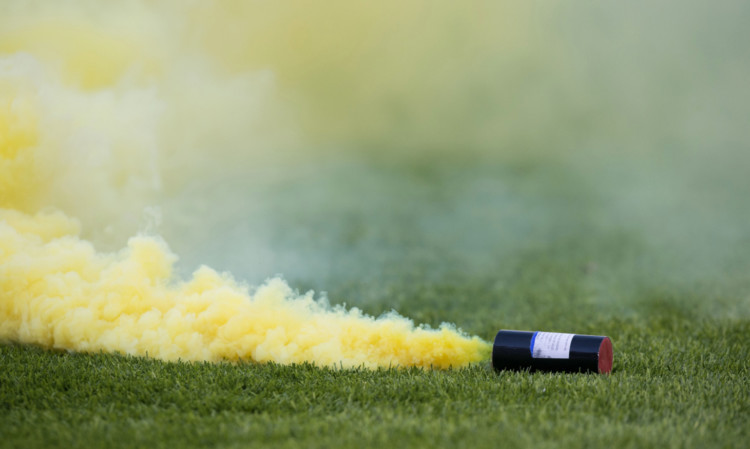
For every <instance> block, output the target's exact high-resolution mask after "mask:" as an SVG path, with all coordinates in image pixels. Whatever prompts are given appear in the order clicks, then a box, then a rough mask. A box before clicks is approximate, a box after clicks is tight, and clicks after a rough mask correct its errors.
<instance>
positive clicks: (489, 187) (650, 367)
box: [0, 161, 750, 448]
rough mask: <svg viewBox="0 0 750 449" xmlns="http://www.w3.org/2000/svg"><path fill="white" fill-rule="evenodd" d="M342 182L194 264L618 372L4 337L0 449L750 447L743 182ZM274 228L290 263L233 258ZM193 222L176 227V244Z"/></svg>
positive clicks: (668, 178) (193, 241)
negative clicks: (324, 360)
mask: <svg viewBox="0 0 750 449" xmlns="http://www.w3.org/2000/svg"><path fill="white" fill-rule="evenodd" d="M599 168H602V167H599ZM605 168H606V167H605ZM327 170H328V172H327V173H323V174H322V175H321V173H320V172H315V173H310V174H309V175H304V174H303V175H301V176H299V177H298V179H297V180H296V181H295V182H292V183H289V182H286V181H285V182H284V186H285V189H279V190H276V191H275V192H276V193H274V201H273V202H272V203H271V202H269V203H264V204H263V208H265V209H264V210H263V211H262V212H263V213H262V214H261V215H262V218H263V219H262V220H259V219H257V218H255V217H256V216H257V214H256V215H252V214H250V213H249V212H246V211H243V210H241V207H240V208H239V210H238V209H233V210H232V211H226V212H224V213H217V214H215V216H214V217H212V218H211V219H212V220H214V222H212V223H210V226H209V227H211V228H212V229H216V230H219V231H220V232H218V234H220V235H221V236H222V238H224V239H226V240H225V241H218V242H217V241H213V245H212V247H214V248H216V249H215V251H214V252H206V251H204V250H203V249H205V248H206V247H207V246H208V243H206V244H204V245H202V244H201V241H200V236H199V235H198V234H197V233H196V234H194V235H188V236H187V237H186V238H184V239H182V240H179V239H178V240H177V241H176V243H174V246H175V249H176V251H177V252H178V253H180V254H183V255H184V256H185V257H184V258H183V264H184V266H185V269H186V270H189V269H190V268H191V265H192V264H194V263H197V262H198V261H200V262H208V263H210V264H212V265H214V266H218V267H219V268H228V269H229V268H231V269H232V271H233V272H235V273H236V274H237V276H238V277H239V278H247V279H249V280H251V281H253V282H255V281H257V280H258V279H254V278H253V276H258V275H259V274H258V272H259V271H260V272H261V274H262V275H265V274H272V273H265V272H262V270H261V269H265V268H268V269H272V270H275V271H280V272H283V273H285V274H286V275H287V278H288V280H289V281H290V282H291V283H292V284H293V285H297V286H299V287H300V288H302V289H306V288H314V289H316V290H326V291H327V293H328V296H329V298H330V300H331V302H333V303H341V302H344V301H346V302H347V304H348V305H350V306H357V307H360V308H362V309H364V310H365V311H366V312H369V313H372V314H380V313H384V312H387V311H389V310H390V309H391V308H395V309H396V310H398V311H399V312H400V313H402V314H404V315H407V316H409V317H411V318H414V319H415V321H417V322H422V323H427V324H430V325H437V324H439V323H440V322H442V321H451V322H455V323H457V324H458V325H459V326H460V327H462V328H463V329H464V330H465V331H467V332H468V333H471V334H477V335H480V336H482V337H483V338H486V339H492V338H493V337H494V333H495V332H496V331H497V330H498V329H500V328H506V329H527V330H547V331H559V332H575V333H588V334H605V335H608V336H610V337H611V338H612V340H613V343H614V351H615V364H614V371H613V373H612V375H610V376H599V375H576V374H550V373H533V374H531V373H527V372H502V373H497V372H494V371H493V370H492V368H491V367H490V365H489V362H485V363H480V364H477V365H475V366H471V367H468V368H463V369H455V370H449V371H444V372H443V371H429V370H425V371H423V370H419V369H400V368H391V369H380V370H374V371H373V370H366V369H354V370H340V369H331V368H318V367H315V366H311V365H296V366H279V365H274V364H263V365H261V364H255V363H252V362H246V363H239V364H230V363H223V364H208V363H195V364H188V363H165V362H161V361H157V360H150V359H144V358H134V357H128V356H122V355H113V354H71V353H67V352H59V351H48V350H44V349H40V348H35V347H28V346H20V345H14V344H5V345H0V446H2V447H247V446H252V447H357V448H367V447H383V446H385V445H392V446H406V445H412V446H431V447H452V446H466V447H602V446H605V445H607V446H611V447H746V445H747V441H748V437H750V430H748V429H749V428H750V426H748V422H750V399H749V397H750V364H749V363H748V359H749V358H750V351H749V350H748V348H749V347H750V337H749V336H750V313H748V312H749V309H750V307H749V304H748V298H750V294H749V292H750V288H749V287H750V285H749V284H750V280H749V277H750V275H748V273H750V257H748V256H747V255H746V254H744V252H743V251H742V248H746V247H747V246H746V244H747V243H748V242H749V241H750V232H748V231H747V230H746V229H743V227H742V225H741V223H743V222H744V221H743V220H744V219H746V218H747V216H748V210H747V206H745V205H744V204H745V202H746V198H747V196H746V195H745V192H744V191H743V190H742V189H743V188H744V187H742V184H741V183H740V184H732V183H731V180H732V179H735V180H740V179H742V178H741V174H737V175H736V176H735V175H733V174H732V173H727V172H725V171H724V172H722V173H721V176H722V179H723V183H720V184H719V183H717V184H712V183H711V182H710V181H711V180H712V178H711V174H710V172H709V171H707V170H704V171H702V173H703V174H702V175H701V177H700V178H699V181H705V182H698V183H697V185H698V186H700V195H699V194H698V190H690V189H689V188H688V189H687V190H685V189H683V190H675V191H672V190H669V189H667V191H668V192H670V193H669V195H667V196H665V194H664V193H663V192H662V194H661V195H657V194H656V193H654V192H657V193H658V192H659V188H658V186H663V185H664V184H663V183H664V182H667V184H669V183H674V184H676V185H683V184H684V183H681V182H678V181H679V179H680V178H679V177H678V175H677V174H675V173H677V172H676V171H675V172H670V171H662V172H659V171H658V169H652V170H657V171H656V173H658V174H659V176H655V175H653V174H648V172H646V174H645V175H644V178H642V179H639V180H636V181H632V180H631V181H627V182H625V184H624V185H622V184H618V183H617V182H618V181H617V179H618V178H617V177H616V176H614V177H610V176H608V175H607V174H606V172H605V173H604V175H602V174H601V170H597V171H596V174H594V172H593V171H587V170H583V169H580V167H578V166H576V167H573V168H571V167H566V166H565V165H564V164H562V165H561V164H548V163H546V162H545V163H542V162H539V161H527V162H524V163H520V162H517V161H516V162H511V163H507V162H502V163H497V164H494V165H493V164H484V163H481V164H472V163H464V164H456V163H455V161H444V162H434V161H433V162H425V161H421V162H419V163H405V164H395V165H394V164H380V165H379V164H378V163H377V161H376V162H370V163H368V164H363V165H357V164H354V166H338V167H333V168H328V169H327ZM630 173H636V171H631V172H630ZM638 173H643V172H642V171H640V172H638ZM643 179H645V180H646V181H651V182H652V184H649V183H648V182H647V183H646V184H645V185H644V184H643V182H642V181H643ZM691 179H692V178H691ZM655 180H659V183H658V184H654V182H655ZM738 182H739V181H738ZM685 185H686V184H685ZM706 185H712V186H717V187H711V188H709V189H708V190H706V189H705V186H706ZM737 185H740V187H739V188H738V187H737ZM235 187H236V185H235V184H233V181H232V180H231V179H230V180H229V181H227V183H226V185H221V186H214V187H213V188H215V189H217V192H216V193H217V194H220V193H225V192H229V191H232V190H234V189H235ZM696 189H697V188H696ZM263 191H264V192H268V189H263ZM650 193H654V195H655V196H656V198H652V197H651V195H650ZM243 195H247V191H246V190H244V191H243ZM623 195H624V196H623ZM316 198H317V199H318V200H316ZM717 198H720V199H721V202H719V203H717V202H716V201H715V200H716V199H717ZM687 199H691V201H692V203H690V206H689V207H680V206H679V205H678V206H676V207H673V208H671V209H668V211H667V212H664V207H666V206H668V205H673V204H681V203H680V202H681V201H686V200H687ZM257 204H258V203H255V207H256V208H255V209H254V211H255V212H256V213H257V211H258V209H257V207H258V206H257ZM717 204H718V205H717ZM712 211H714V212H716V211H718V212H722V213H723V215H721V219H720V220H719V219H717V218H716V215H713V217H714V218H713V219H708V218H706V217H705V213H707V212H712ZM166 216H167V217H169V214H166ZM254 220H256V221H254ZM261 222H263V223H268V228H267V229H265V231H263V232H261V234H262V235H263V238H264V239H265V240H267V241H268V242H269V245H271V246H272V249H273V250H274V252H273V254H274V255H275V256H274V259H272V260H270V261H268V262H266V263H268V267H258V266H257V265H252V266H245V265H243V264H242V263H240V262H239V259H237V260H233V259H232V258H231V257H232V256H231V254H238V256H237V257H239V255H242V256H243V257H247V258H251V257H252V256H251V253H252V251H251V250H252V247H253V245H254V243H253V242H249V241H248V240H247V239H244V240H243V235H247V233H248V230H249V227H250V228H252V227H254V226H261V225H262V224H263V223H261ZM284 224H286V225H284ZM177 228H178V227H177V226H175V229H170V228H169V223H167V225H166V229H165V233H166V234H167V239H168V240H169V239H170V238H169V235H170V232H171V233H173V234H176V233H177ZM718 228H720V229H723V230H724V231H725V232H721V233H718V232H716V231H715V230H716V229H718ZM182 232H188V234H189V233H190V232H191V231H189V230H188V231H185V230H182ZM196 232H197V231H196ZM701 236H702V238H701ZM180 242H185V243H180ZM187 242H190V244H188V243H187ZM207 242H208V241H207ZM181 245H182V246H181ZM243 245H246V246H245V247H243ZM743 245H745V246H743ZM230 247H233V251H231V252H230V251H228V249H229V248H230ZM191 248H198V249H194V250H193V252H191ZM228 254H229V255H228ZM249 254H250V255H249ZM222 264H224V266H222ZM243 267H244V268H243ZM259 268H260V269H259ZM243 269H244V270H246V271H244V272H243Z"/></svg>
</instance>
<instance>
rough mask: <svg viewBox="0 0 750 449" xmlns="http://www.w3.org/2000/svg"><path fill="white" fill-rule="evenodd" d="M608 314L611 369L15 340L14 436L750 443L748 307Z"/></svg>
mask: <svg viewBox="0 0 750 449" xmlns="http://www.w3.org/2000/svg"><path fill="white" fill-rule="evenodd" d="M607 324H608V331H609V332H610V333H611V334H613V335H618V336H620V339H619V340H616V346H615V348H616V354H617V357H616V365H615V371H614V373H613V374H612V375H611V376H599V375H575V374H549V373H534V374H529V373H527V372H503V373H496V372H494V371H493V370H492V369H491V368H490V367H489V364H480V365H477V366H473V367H470V368H465V369H460V370H453V371H447V372H437V371H422V370H419V369H407V370H404V369H382V370H377V371H370V370H365V369H359V370H335V369H320V368H316V367H313V366H310V365H297V366H279V365H273V364H266V365H257V364H252V363H248V364H208V363H197V364H187V363H163V362H159V361H154V360H148V359H142V358H133V357H123V356H118V355H108V354H97V355H83V354H68V353H64V352H61V353H52V352H48V351H43V350H40V349H35V348H28V347H21V346H3V347H2V352H1V353H0V354H1V355H0V357H1V358H0V360H1V361H2V366H3V370H2V374H0V384H1V385H2V388H1V389H0V404H2V409H1V410H2V427H0V429H2V435H3V440H2V445H4V446H6V447H32V446H47V447H71V446H90V445H92V444H93V445H98V446H106V447H144V446H149V447H205V446H208V447H213V446H221V447H233V446H237V447H240V446H246V445H248V444H249V443H252V445H253V446H257V447H300V446H301V447H331V446H346V447H376V446H381V445H383V444H396V445H405V444H411V445H431V446H435V447H447V446H452V445H457V444H462V445H471V446H473V447H497V446H505V447H517V446H529V447H532V446H533V447H540V446H546V447H560V446H588V447H602V446H603V445H612V446H613V447H644V446H659V447H686V446H689V447H745V443H746V441H747V438H748V436H750V435H748V433H749V432H748V426H747V422H748V418H750V403H749V401H748V374H750V373H749V372H748V363H747V359H748V357H749V356H750V354H749V353H748V346H747V335H748V332H750V325H749V324H748V323H747V322H746V321H745V322H720V321H701V322H698V323H695V322H692V321H690V322H687V321H676V322H674V323H671V325H670V326H664V325H663V324H661V325H660V323H658V322H650V323H642V324H641V323H635V322H633V321H632V320H612V321H610V322H608V323H607ZM175 445H177V446H175Z"/></svg>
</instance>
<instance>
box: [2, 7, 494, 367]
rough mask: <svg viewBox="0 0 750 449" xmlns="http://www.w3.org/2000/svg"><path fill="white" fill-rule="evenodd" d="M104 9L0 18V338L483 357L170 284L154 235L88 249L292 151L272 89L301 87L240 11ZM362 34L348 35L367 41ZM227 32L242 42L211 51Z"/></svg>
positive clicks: (390, 324) (484, 351)
mask: <svg viewBox="0 0 750 449" xmlns="http://www.w3.org/2000/svg"><path fill="white" fill-rule="evenodd" d="M99 3H100V2H86V1H82V2H78V3H75V4H73V3H64V4H62V3H58V2H49V4H46V5H45V4H44V3H43V2H42V3H41V4H36V3H35V4H34V5H27V4H26V2H4V4H3V6H0V339H2V340H10V341H18V342H23V343H31V344H37V345H42V346H45V347H51V348H61V349H68V350H76V351H100V350H104V351H118V352H123V353H128V354H137V355H149V356H152V357H157V358H161V359H165V360H175V359H184V360H212V361H215V360H240V359H242V360H254V361H259V362H264V361H275V362H279V363H294V362H303V361H310V362H314V363H317V364H321V365H343V366H359V365H365V366H369V367H376V366H389V365H390V366H395V365H398V366H423V367H430V366H432V367H438V368H447V367H449V366H461V365H465V364H467V363H470V362H473V361H478V360H481V359H482V358H484V357H486V356H487V355H488V350H489V346H488V344H487V343H486V342H484V341H483V340H481V339H479V338H477V337H469V336H467V335H465V334H463V333H462V332H460V331H458V330H456V329H455V328H453V327H451V326H449V325H443V326H441V327H440V328H439V329H426V328H422V327H415V326H414V324H413V323H412V322H411V321H410V320H408V319H406V318H403V317H400V316H397V315H395V314H391V315H387V316H384V317H381V318H378V319H374V318H372V317H368V316H366V315H363V314H362V313H361V312H359V311H358V310H357V309H351V310H349V311H347V310H344V309H343V308H336V307H330V306H329V305H327V304H326V303H325V302H324V301H316V300H315V299H314V298H313V297H312V295H311V294H307V295H298V294H296V293H295V292H294V291H293V290H292V289H291V288H290V287H289V286H288V285H287V284H285V283H284V282H283V281H281V280H279V279H273V280H270V281H268V282H267V283H265V284H264V285H262V286H261V287H259V288H257V289H251V288H249V287H247V286H244V285H242V284H241V283H238V282H236V281H235V280H233V279H232V277H231V276H230V275H228V274H220V273H217V272H216V271H214V270H212V269H210V268H207V267H202V268H200V269H199V270H197V271H196V272H195V273H194V275H193V276H192V278H190V279H188V280H181V279H179V278H177V277H176V276H175V275H174V274H173V265H174V263H175V261H176V259H177V257H176V256H175V255H173V254H172V253H171V252H170V251H169V249H168V247H167V245H166V243H165V242H164V241H163V240H161V239H160V238H158V237H153V236H144V235H139V236H137V237H132V238H130V239H128V240H127V246H126V247H125V248H124V249H122V250H119V251H106V252H104V251H100V250H97V249H96V247H95V243H96V244H97V246H105V247H112V245H116V244H117V243H118V242H120V241H122V239H123V236H125V235H128V234H130V235H132V234H134V233H135V231H136V230H137V229H138V227H139V226H140V225H141V220H142V216H143V211H144V208H146V207H148V206H152V205H155V204H158V201H159V198H161V197H162V196H164V195H168V194H169V193H170V192H172V191H175V190H179V189H180V188H181V187H182V186H183V185H184V184H185V183H186V182H188V181H189V179H191V178H192V177H195V176H197V175H199V174H200V173H202V172H205V173H209V174H210V173H220V172H221V169H222V167H226V166H233V165H237V163H242V164H261V163H262V162H263V160H264V157H270V156H267V155H268V154H273V153H274V152H275V151H277V150H278V149H279V148H290V147H294V145H295V144H296V143H295V142H296V140H295V139H296V138H295V136H296V135H297V131H295V129H296V128H295V127H294V126H293V124H294V123H295V122H296V120H295V119H294V118H293V117H291V116H290V115H289V113H288V112H287V110H288V107H289V106H287V105H286V104H284V102H283V101H281V99H280V98H279V95H278V92H279V89H280V88H279V87H278V85H279V83H281V84H282V85H283V83H287V82H288V83H290V84H292V85H296V86H298V87H299V86H302V87H299V89H301V90H304V88H305V86H304V82H303V81H300V80H301V79H304V78H305V77H304V76H301V78H299V79H297V80H295V79H293V78H294V77H290V76H288V75H289V74H290V73H291V72H294V70H296V68H298V67H296V66H295V65H294V64H291V63H289V62H286V63H284V62H283V61H286V59H284V58H281V59H279V60H278V61H273V58H272V55H274V53H273V52H270V51H268V48H271V47H269V46H267V45H266V44H264V42H265V41H264V38H273V39H282V37H281V36H283V35H284V33H281V34H279V33H280V32H279V31H278V30H275V29H264V28H263V27H262V26H260V25H259V22H253V21H249V22H248V23H247V24H246V25H247V27H248V29H250V30H252V32H251V33H249V34H247V33H245V28H244V25H242V23H243V22H242V21H239V20H238V19H237V18H236V16H237V15H239V16H240V17H246V18H252V17H255V16H253V15H252V14H251V13H250V12H249V11H248V10H245V9H244V8H245V7H244V6H243V5H244V4H245V2H237V3H233V2H223V3H217V4H209V6H200V5H199V6H190V7H181V6H174V5H172V6H165V7H157V6H154V5H152V4H151V3H150V2H143V3H139V2H128V3H126V4H124V5H119V6H118V7H117V8H114V7H113V9H112V10H104V9H102V7H101V6H99ZM250 3H253V4H255V2H250ZM261 3H262V4H256V6H257V8H259V9H258V10H259V11H261V12H262V13H263V14H261V15H260V17H269V15H270V16H274V15H281V16H283V17H282V18H283V20H284V21H288V20H289V16H288V14H289V11H292V10H284V11H278V10H276V9H275V8H274V7H270V6H267V5H266V6H263V5H265V2H261ZM416 4H417V3H415V5H416ZM40 5H41V6H40ZM216 5H219V6H216ZM297 6H298V7H300V8H301V9H299V10H298V11H299V13H300V14H302V13H304V12H305V11H308V12H309V11H312V9H311V7H310V6H309V5H308V6H305V4H303V5H297ZM338 6H340V7H342V8H344V7H345V2H341V3H340V4H338ZM214 8H216V9H214ZM269 8H270V10H269ZM344 11H349V14H350V15H353V16H355V17H359V18H360V19H361V20H365V19H366V18H368V17H377V14H376V12H373V11H365V13H362V14H360V13H359V12H356V11H355V10H352V9H349V10H346V9H344ZM232 12H234V14H233V13H232ZM319 14H320V13H319ZM301 17H302V16H301ZM352 18H354V17H352ZM316 20H317V22H315V23H318V24H320V23H321V22H320V21H321V20H322V19H321V18H320V17H319V18H318V19H316ZM344 22H345V21H342V22H341V23H344ZM365 22H367V20H365ZM221 23H224V24H226V27H224V26H220V25H219V24H221ZM360 25H363V26H364V25H366V23H364V24H360V23H359V22H357V21H356V20H354V22H353V24H352V25H351V29H348V30H345V31H344V32H345V33H349V32H351V33H354V34H355V35H359V36H364V35H365V34H358V33H361V30H360V28H361V27H360ZM216 27H218V28H216ZM299 27H300V29H301V30H302V29H304V20H301V22H300V24H299ZM214 28H216V29H214ZM222 33H224V34H222ZM258 33H259V34H258ZM305 33H309V32H305ZM305 33H303V36H302V37H300V38H299V42H301V45H303V47H304V48H303V50H304V51H305V52H309V51H311V50H310V49H311V48H312V49H315V48H323V47H326V46H328V45H333V44H334V41H335V40H336V39H334V38H332V37H330V36H328V37H325V36H326V34H325V33H322V35H323V37H321V38H320V39H314V40H313V43H309V44H306V43H305V42H308V40H306V39H305V36H307V34H305ZM227 35H228V36H230V37H231V38H233V39H237V40H239V41H241V42H242V45H240V46H237V47H236V48H235V47H225V48H224V50H223V51H220V50H219V48H217V47H222V46H221V45H220V43H221V42H225V41H226V39H227V37H226V36H227ZM312 35H314V36H317V35H318V34H317V33H315V32H312ZM214 36H225V37H223V38H214ZM339 37H340V36H339ZM288 38H289V39H297V38H293V37H288ZM253 42H259V45H258V46H259V47H260V49H258V50H257V51H253ZM295 42H297V41H296V40H295ZM264 45H266V46H265V47H264ZM305 45H312V47H310V48H308V47H305ZM316 46H320V47H316ZM321 51H322V50H321ZM313 56H314V55H313ZM269 58H270V59H269ZM293 59H294V58H290V59H288V61H291V60H293ZM334 62H335V61H334ZM334 62H332V63H334ZM334 65H335V64H334ZM290 67H291V68H290ZM276 71H279V73H280V74H279V75H275V73H276ZM316 73H317V74H318V75H319V74H320V73H319V71H317V72H316ZM311 76H312V75H311ZM277 78H278V79H277ZM291 91H294V89H291ZM308 97H310V96H308ZM312 97H314V95H313V96H312ZM291 103H292V105H294V103H295V101H291ZM302 128H305V125H304V124H303V125H302ZM244 148H252V149H253V151H250V152H248V151H240V150H242V149H244ZM264 155H265V156H264ZM212 170H213V172H212ZM73 217H75V218H73ZM248 257H252V255H248Z"/></svg>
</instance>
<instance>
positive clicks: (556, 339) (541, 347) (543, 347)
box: [530, 332, 575, 359]
mask: <svg viewBox="0 0 750 449" xmlns="http://www.w3.org/2000/svg"><path fill="white" fill-rule="evenodd" d="M574 336H575V334H558V333H557V332H534V336H533V337H531V348H530V349H531V357H533V358H535V359H569V358H570V342H572V341H573V337H574Z"/></svg>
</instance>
